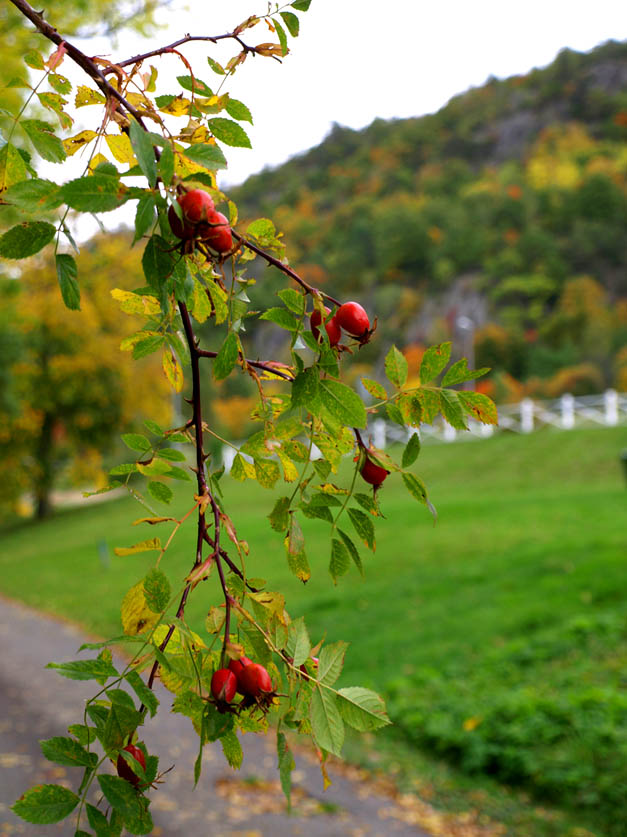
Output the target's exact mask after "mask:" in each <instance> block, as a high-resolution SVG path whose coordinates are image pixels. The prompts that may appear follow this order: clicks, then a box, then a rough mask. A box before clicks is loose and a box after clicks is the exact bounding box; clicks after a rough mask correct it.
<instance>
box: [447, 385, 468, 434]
mask: <svg viewBox="0 0 627 837" xmlns="http://www.w3.org/2000/svg"><path fill="white" fill-rule="evenodd" d="M440 410H441V411H442V415H443V416H444V418H445V419H446V420H447V421H448V423H449V424H450V425H451V427H454V428H456V429H457V430H467V429H468V428H467V426H466V420H465V418H464V415H463V413H462V405H461V402H460V399H459V398H458V395H457V393H456V392H455V390H454V389H442V390H440Z"/></svg>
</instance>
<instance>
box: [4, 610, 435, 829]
mask: <svg viewBox="0 0 627 837" xmlns="http://www.w3.org/2000/svg"><path fill="white" fill-rule="evenodd" d="M84 641H87V640H86V638H85V637H84V635H83V634H82V633H81V631H80V629H78V628H77V627H75V626H73V625H70V624H67V623H64V622H62V621H59V620H56V619H53V618H50V617H48V616H44V615H41V614H39V613H37V612H35V611H33V610H30V609H28V608H26V607H25V606H23V605H21V604H17V603H15V602H9V601H7V600H6V599H2V598H0V837H13V835H17V834H19V835H33V837H37V835H46V834H56V835H59V834H64V835H73V834H74V825H75V822H74V821H72V818H70V819H69V820H66V821H64V822H63V823H59V824H57V825H54V826H33V825H30V824H29V823H25V822H24V821H23V820H20V819H19V818H18V817H17V816H15V815H14V814H13V812H12V811H11V810H10V805H12V804H13V802H14V801H15V800H16V799H17V798H18V797H19V796H20V795H21V794H22V793H24V791H25V790H26V789H27V788H29V787H31V786H32V785H34V784H39V783H57V784H62V785H66V786H67V787H70V788H72V789H73V790H76V788H77V785H78V782H79V781H80V773H79V768H72V767H70V768H65V767H61V766H59V765H55V764H53V763H51V762H49V761H47V760H46V759H45V758H44V757H43V755H42V753H41V749H40V746H39V741H40V740H42V739H47V738H50V737H52V736H56V735H67V727H68V725H69V724H72V723H77V722H78V721H79V720H80V717H81V708H82V701H84V700H86V699H87V698H89V697H91V696H93V694H94V687H95V685H96V684H95V683H94V682H93V681H91V682H88V683H82V682H79V681H71V680H68V679H66V678H64V677H61V676H59V675H58V674H57V673H56V672H54V671H53V670H51V669H46V668H45V666H46V664H47V663H48V662H51V661H54V662H65V661H68V660H71V659H75V658H76V652H77V649H78V647H79V645H81V643H82V642H84ZM83 653H86V654H88V653H93V652H83ZM157 695H158V697H159V699H160V701H161V703H162V705H161V707H160V711H159V713H158V715H157V716H156V718H154V719H148V720H147V722H146V724H145V725H144V727H143V728H142V740H144V741H145V742H146V744H147V746H148V749H149V751H150V752H152V753H155V754H158V755H159V759H160V765H159V766H160V769H164V768H165V767H169V766H170V765H174V766H175V769H174V770H172V771H171V772H170V773H168V774H167V776H166V777H165V781H164V782H163V784H161V785H159V787H158V788H157V789H156V790H154V791H151V798H152V803H151V807H150V810H151V813H152V817H153V820H154V823H155V828H154V830H153V832H152V833H153V835H155V837H159V835H161V836H162V837H179V835H180V837H183V835H185V837H207V835H211V837H265V835H268V837H270V835H272V837H284V835H285V837H287V835H303V837H310V835H311V837H317V835H320V837H323V835H324V837H335V835H337V837H340V835H342V837H388V835H389V836H390V837H395V835H398V837H410V836H411V837H429V835H428V834H427V832H425V831H423V830H422V829H421V828H420V827H419V826H418V825H417V824H414V822H415V821H412V819H411V817H409V822H408V817H407V816H405V813H406V811H405V810H404V809H403V808H402V806H401V807H399V805H398V799H396V798H395V797H394V795H386V794H385V793H383V792H382V791H381V788H380V787H379V786H378V785H377V784H376V783H374V782H372V781H370V780H369V779H368V778H367V776H365V775H364V774H362V773H360V772H359V771H352V773H351V771H346V770H344V769H342V768H341V766H339V765H333V764H332V765H330V767H329V773H330V776H331V779H332V782H333V783H332V785H331V787H330V788H328V789H327V790H326V791H324V790H323V786H322V778H321V775H320V771H319V769H318V766H317V764H316V763H315V760H314V759H310V758H309V757H308V755H306V754H305V753H304V752H303V753H301V752H300V751H297V753H296V755H295V758H296V770H295V771H294V773H293V779H294V791H293V797H294V812H293V814H291V815H289V816H288V815H287V813H286V810H285V801H284V799H283V795H282V793H281V790H280V786H279V783H278V773H277V769H276V763H277V759H276V751H275V746H276V745H275V736H274V735H272V734H269V735H267V736H263V735H246V736H243V737H242V739H241V740H242V746H243V749H244V764H243V766H242V768H241V770H239V771H233V770H231V768H230V767H229V766H228V765H227V764H226V762H225V759H224V756H223V754H222V751H221V748H220V746H219V744H209V745H207V746H206V747H205V749H204V756H203V772H202V776H201V779H200V782H199V784H198V787H197V788H196V789H195V790H193V784H194V782H193V765H194V761H195V759H196V756H197V752H198V738H197V736H196V735H195V733H194V731H193V729H192V727H191V722H190V721H189V720H188V719H186V718H184V717H183V716H181V715H177V714H174V713H171V712H168V711H165V712H164V711H163V708H164V707H167V706H168V704H169V703H171V700H172V695H170V694H169V693H168V692H166V691H165V690H164V689H162V688H161V687H159V688H158V689H157ZM83 828H86V825H85V824H83ZM440 833H441V832H440Z"/></svg>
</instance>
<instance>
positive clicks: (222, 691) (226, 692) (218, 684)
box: [211, 668, 237, 703]
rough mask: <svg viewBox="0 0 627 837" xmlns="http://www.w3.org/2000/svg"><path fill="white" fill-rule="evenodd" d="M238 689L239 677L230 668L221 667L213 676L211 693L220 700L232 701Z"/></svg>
mask: <svg viewBox="0 0 627 837" xmlns="http://www.w3.org/2000/svg"><path fill="white" fill-rule="evenodd" d="M236 691H237V678H236V676H235V675H234V674H233V672H232V671H231V670H230V669H228V668H220V669H218V670H217V671H215V672H214V674H213V677H212V678H211V694H212V695H213V696H214V698H215V699H216V700H218V701H224V702H225V703H230V702H231V701H232V700H233V698H234V697H235V692H236Z"/></svg>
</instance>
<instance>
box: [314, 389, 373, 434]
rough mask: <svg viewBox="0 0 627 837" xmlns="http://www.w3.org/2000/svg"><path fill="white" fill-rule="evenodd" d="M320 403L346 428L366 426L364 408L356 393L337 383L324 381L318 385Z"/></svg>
mask: <svg viewBox="0 0 627 837" xmlns="http://www.w3.org/2000/svg"><path fill="white" fill-rule="evenodd" d="M319 391H320V398H321V400H322V403H323V404H324V406H325V407H326V409H327V410H328V411H329V413H330V414H331V415H332V416H333V418H335V419H337V420H338V421H340V422H341V423H342V424H344V425H346V426H348V427H365V426H366V408H365V407H364V404H363V401H362V400H361V398H360V397H359V396H358V395H357V393H356V392H353V390H352V389H351V388H350V387H347V386H346V384H342V383H340V382H339V381H333V380H329V379H324V380H322V381H320V384H319Z"/></svg>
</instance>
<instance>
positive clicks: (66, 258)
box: [55, 253, 81, 311]
mask: <svg viewBox="0 0 627 837" xmlns="http://www.w3.org/2000/svg"><path fill="white" fill-rule="evenodd" d="M55 264H56V268H57V279H58V280H59V287H60V289H61V296H62V297H63V302H64V303H65V306H66V308H69V309H71V310H73V311H80V307H81V292H80V289H79V287H78V282H77V281H76V277H77V275H78V265H77V264H76V261H75V260H74V256H71V255H70V254H69V253H57V255H56V256H55Z"/></svg>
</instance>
